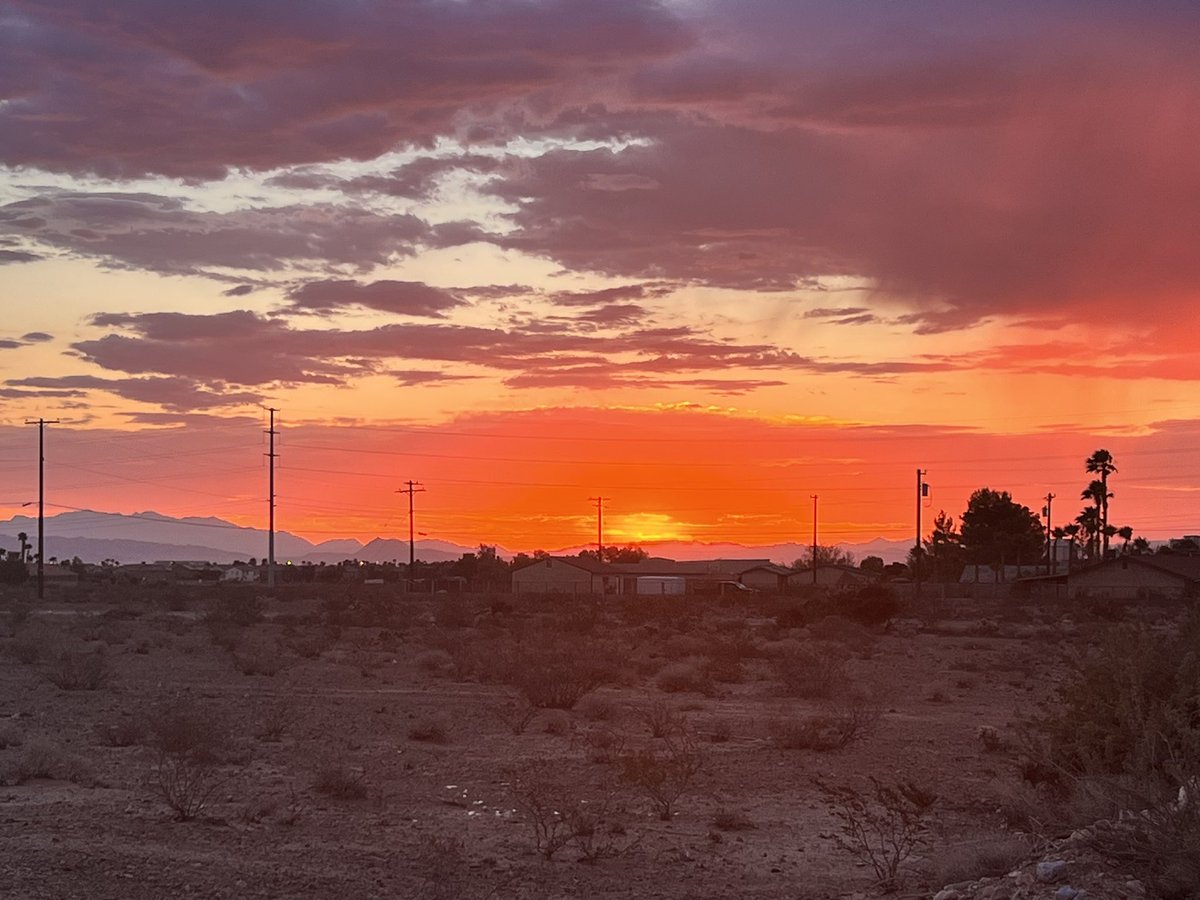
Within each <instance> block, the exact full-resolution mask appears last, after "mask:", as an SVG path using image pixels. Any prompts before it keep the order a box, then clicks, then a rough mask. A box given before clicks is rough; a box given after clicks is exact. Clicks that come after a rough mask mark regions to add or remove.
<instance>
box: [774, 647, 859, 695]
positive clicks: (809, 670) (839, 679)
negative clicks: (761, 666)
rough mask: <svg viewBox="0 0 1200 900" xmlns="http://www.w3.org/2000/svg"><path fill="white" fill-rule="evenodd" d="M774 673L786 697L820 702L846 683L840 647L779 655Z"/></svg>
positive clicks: (844, 665)
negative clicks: (819, 700) (820, 699)
mask: <svg viewBox="0 0 1200 900" xmlns="http://www.w3.org/2000/svg"><path fill="white" fill-rule="evenodd" d="M774 668H775V674H776V676H777V677H778V678H779V680H780V681H781V682H782V683H783V692H784V693H785V694H786V695H787V696H789V697H803V698H805V699H819V698H826V697H830V696H832V695H833V694H834V693H835V692H836V691H838V690H841V689H842V687H843V686H844V685H845V683H846V660H845V657H844V655H843V651H841V650H840V649H839V648H837V647H835V646H832V645H829V644H821V645H818V646H817V647H814V648H812V649H804V650H799V651H796V652H793V653H788V654H785V655H783V656H780V657H778V658H776V659H775V661H774Z"/></svg>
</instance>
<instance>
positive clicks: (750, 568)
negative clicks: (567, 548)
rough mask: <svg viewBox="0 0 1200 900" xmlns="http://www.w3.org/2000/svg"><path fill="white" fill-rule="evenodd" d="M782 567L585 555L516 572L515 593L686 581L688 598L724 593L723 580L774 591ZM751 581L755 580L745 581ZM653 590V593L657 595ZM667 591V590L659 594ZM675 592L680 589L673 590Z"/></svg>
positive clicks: (626, 590)
mask: <svg viewBox="0 0 1200 900" xmlns="http://www.w3.org/2000/svg"><path fill="white" fill-rule="evenodd" d="M774 569H779V570H781V571H783V572H786V571H787V570H786V569H782V567H778V566H772V563H771V561H770V560H766V559H703V560H685V561H682V562H677V561H676V560H673V559H660V558H650V559H644V560H642V561H640V562H635V563H602V562H599V561H598V560H595V559H592V558H590V557H586V556H582V557H581V556H550V557H546V558H545V559H539V560H535V561H534V562H531V563H530V564H529V565H526V566H522V567H521V568H520V569H517V570H515V571H514V572H513V573H512V589H513V593H514V594H544V593H559V594H637V593H639V587H638V579H639V578H640V579H644V580H643V581H642V583H641V584H642V588H643V590H642V591H641V592H642V593H646V592H647V591H646V590H645V587H646V585H647V584H651V583H653V582H654V580H655V579H683V581H684V586H685V592H686V593H689V594H701V593H711V594H718V593H720V592H721V584H722V582H731V581H733V582H739V583H742V584H746V585H747V586H748V587H759V585H758V584H752V582H755V581H758V582H763V584H762V587H764V588H766V589H770V590H775V589H776V587H775V586H776V585H777V584H778V579H779V573H778V572H776V571H773V570H774ZM746 577H749V579H750V581H746V580H745V578H746ZM653 592H654V591H651V593H653ZM659 592H662V593H666V591H659ZM670 593H675V591H670Z"/></svg>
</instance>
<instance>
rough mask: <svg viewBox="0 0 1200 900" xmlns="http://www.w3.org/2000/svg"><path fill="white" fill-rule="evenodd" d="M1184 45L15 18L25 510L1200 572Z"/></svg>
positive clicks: (954, 0)
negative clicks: (930, 541) (1013, 554)
mask: <svg viewBox="0 0 1200 900" xmlns="http://www.w3.org/2000/svg"><path fill="white" fill-rule="evenodd" d="M1197 33H1200V7H1197V6H1196V5H1195V4H1194V3H1184V2H1165V0H1163V2H1155V0H1139V2H1132V0H1131V2H1124V3H1118V2H1105V0H1086V2H1084V0H1038V2H1031V0H1012V2H1005V3H991V4H966V3H961V2H959V0H941V2H933V0H911V2H905V3H896V2H894V0H843V2H816V0H737V2H729V0H661V2H632V0H631V2H624V0H391V2H381V0H258V2H256V3H254V4H245V3H243V2H233V0H105V2H98V0H53V2H49V0H45V2H43V0H5V2H4V3H3V4H0V298H3V299H2V301H0V302H2V304H3V305H2V309H3V312H4V316H3V320H2V321H0V515H12V514H15V513H18V512H25V513H28V512H29V508H28V507H27V506H26V504H29V503H30V502H31V501H34V500H36V498H37V452H38V451H37V440H38V435H37V432H38V429H37V428H36V427H35V426H31V425H28V424H26V423H27V422H28V421H29V420H35V419H39V418H44V419H47V420H51V421H52V424H49V425H47V426H45V459H46V500H47V504H48V505H47V512H48V513H50V514H53V513H55V512H61V511H65V510H71V509H97V510H103V511H112V512H123V513H132V512H139V511H146V510H154V511H157V512H160V513H164V514H169V515H200V516H216V517H219V518H222V519H226V520H228V521H232V522H236V523H237V524H241V525H250V526H256V527H263V526H265V525H266V523H267V504H266V493H267V480H268V468H267V459H266V453H267V452H268V449H269V447H268V443H267V441H268V437H267V435H266V434H265V433H264V432H265V431H266V430H267V429H268V428H269V418H268V415H269V414H268V413H267V412H266V410H267V409H268V408H271V409H275V410H277V412H276V413H275V423H276V431H277V432H278V434H277V436H276V440H277V444H276V451H277V453H278V457H277V469H276V489H277V514H276V525H277V527H279V528H280V529H283V530H288V531H291V532H293V533H296V534H299V535H302V536H305V537H308V538H310V539H312V540H322V539H326V538H334V537H358V538H360V539H369V538H371V537H374V536H376V535H380V536H385V537H387V536H396V535H401V536H406V535H407V530H408V519H407V516H408V509H407V502H408V498H407V497H406V496H405V495H402V494H398V493H397V490H398V489H400V488H402V487H403V486H404V485H405V483H406V482H407V481H408V480H410V479H411V480H413V481H416V482H419V483H420V484H421V485H422V486H423V487H424V491H423V492H421V493H418V494H417V495H416V496H415V497H414V501H415V506H416V508H417V528H418V529H419V531H420V533H422V534H423V535H426V536H428V537H430V538H439V539H443V540H449V541H454V542H457V543H462V544H465V545H468V546H471V545H475V544H478V543H489V544H500V545H501V546H503V547H505V548H508V549H510V550H532V549H538V548H545V549H555V548H559V547H566V546H576V545H580V544H583V543H586V542H588V541H594V540H595V536H596V524H597V523H596V512H597V510H596V507H597V502H596V500H595V499H594V498H597V497H602V498H605V499H604V501H603V504H602V508H603V512H604V535H603V537H604V540H605V541H606V542H613V543H628V542H649V541H654V540H694V541H714V542H715V541H734V542H739V543H744V544H747V545H755V544H767V543H780V542H785V541H790V540H797V541H800V542H806V541H808V540H811V536H812V523H813V502H814V501H813V497H814V495H815V496H816V498H817V500H816V505H817V511H818V514H817V519H818V531H819V539H820V542H821V543H835V542H850V543H853V542H860V541H867V540H870V539H871V538H875V537H885V538H893V539H902V538H911V537H913V535H914V531H915V528H916V522H915V519H916V515H917V505H918V504H917V499H916V472H917V470H918V469H921V470H923V471H925V472H927V475H926V476H925V478H926V480H927V481H928V482H929V484H930V486H931V491H930V496H929V497H928V498H927V499H926V500H925V501H924V506H923V509H922V515H923V517H924V522H925V525H926V530H927V527H928V523H930V522H931V521H932V518H933V516H934V515H935V514H936V513H937V511H938V510H939V509H945V510H946V511H947V512H949V513H950V514H951V515H954V516H958V515H959V514H961V512H962V511H963V509H964V508H965V506H966V501H967V498H968V497H969V495H970V493H971V492H972V491H973V490H975V489H977V488H980V487H984V486H987V487H990V488H992V489H994V490H1007V491H1010V492H1011V493H1012V495H1013V496H1014V498H1015V499H1016V500H1018V502H1021V503H1024V504H1026V505H1028V506H1029V507H1030V508H1032V509H1034V510H1035V511H1037V510H1040V509H1041V508H1042V506H1043V505H1044V503H1045V501H1044V498H1045V497H1046V496H1047V495H1048V494H1050V493H1053V494H1054V495H1055V498H1056V499H1055V501H1054V503H1053V506H1052V524H1055V525H1059V524H1063V523H1064V522H1066V521H1067V520H1069V519H1071V518H1073V517H1074V516H1075V515H1076V514H1077V513H1078V512H1079V511H1080V509H1081V508H1082V505H1083V502H1082V501H1081V500H1080V496H1079V495H1080V492H1081V491H1082V490H1083V489H1084V488H1085V487H1086V485H1087V483H1088V481H1089V480H1090V478H1091V476H1090V475H1088V474H1087V473H1086V472H1085V471H1084V460H1085V459H1086V458H1087V457H1088V456H1089V455H1090V454H1091V453H1092V452H1093V451H1094V450H1096V449H1098V448H1105V449H1108V450H1109V451H1110V452H1111V453H1112V454H1113V457H1114V458H1115V461H1116V464H1117V468H1118V472H1117V474H1115V475H1114V476H1113V478H1112V483H1111V489H1112V491H1113V493H1114V498H1113V500H1112V501H1111V505H1110V523H1111V524H1113V525H1117V526H1120V525H1130V526H1132V527H1133V528H1134V529H1135V531H1136V532H1137V533H1138V534H1142V535H1145V536H1147V537H1149V538H1151V539H1163V538H1166V537H1170V536H1176V535H1181V534H1185V533H1190V534H1195V533H1198V532H1200V514H1198V513H1197V499H1198V498H1200V452H1198V451H1197V449H1196V448H1197V446H1198V445H1200V440H1198V439H1200V400H1198V396H1197V382H1200V354H1198V353H1197V346H1198V344H1200V326H1198V325H1197V320H1198V317H1197V299H1198V298H1200V252H1197V237H1196V236H1197V235H1198V234H1200V154H1198V153H1197V152H1196V147H1197V146H1200V57H1197V55H1196V53H1195V35H1196V34H1197Z"/></svg>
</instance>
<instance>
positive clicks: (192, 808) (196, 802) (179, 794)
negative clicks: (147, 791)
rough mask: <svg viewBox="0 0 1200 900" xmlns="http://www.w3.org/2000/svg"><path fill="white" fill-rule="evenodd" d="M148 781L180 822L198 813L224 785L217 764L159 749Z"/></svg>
mask: <svg viewBox="0 0 1200 900" xmlns="http://www.w3.org/2000/svg"><path fill="white" fill-rule="evenodd" d="M151 784H152V785H153V787H154V789H155V791H156V792H157V793H158V795H159V796H160V797H162V799H163V800H164V801H165V802H166V804H167V806H168V807H170V808H171V809H172V810H173V811H174V812H175V817H176V818H177V819H179V820H180V821H182V822H186V821H189V820H190V819H194V818H195V817H196V816H198V815H199V814H200V813H201V812H202V811H203V810H204V808H205V807H206V806H208V802H209V801H210V800H211V799H212V797H213V795H214V794H215V793H216V792H217V791H218V790H219V789H220V788H221V785H222V784H224V778H223V776H222V775H221V772H220V770H219V768H218V766H217V764H216V763H215V762H214V761H213V760H211V759H207V758H203V757H197V756H193V755H191V754H186V753H184V754H175V753H166V752H161V751H160V752H159V754H158V758H157V760H156V762H155V764H154V768H153V770H152V772H151Z"/></svg>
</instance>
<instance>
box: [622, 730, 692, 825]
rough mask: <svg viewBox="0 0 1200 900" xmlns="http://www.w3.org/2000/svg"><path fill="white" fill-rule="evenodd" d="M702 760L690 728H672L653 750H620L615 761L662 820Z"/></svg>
mask: <svg viewBox="0 0 1200 900" xmlns="http://www.w3.org/2000/svg"><path fill="white" fill-rule="evenodd" d="M705 762H706V757H705V754H704V751H703V750H702V749H701V748H700V746H699V744H697V743H696V740H695V738H694V737H693V735H692V734H691V732H690V731H686V730H682V731H676V732H675V733H673V734H669V735H667V736H665V737H664V738H663V743H662V745H661V746H660V747H658V748H655V749H645V750H637V751H634V752H632V753H624V754H622V755H621V757H620V758H619V760H618V763H619V764H620V767H621V777H622V779H624V780H625V781H626V782H628V783H629V784H630V785H632V786H633V787H634V788H636V789H637V790H638V791H640V792H641V793H642V795H643V796H645V797H646V799H648V800H649V801H650V803H651V805H652V806H653V807H654V809H655V811H656V812H657V813H658V817H659V818H660V819H662V820H663V821H664V822H666V821H669V820H670V819H671V816H672V815H674V813H675V807H676V804H677V803H678V802H679V800H680V799H681V798H682V797H683V796H684V794H686V793H687V792H688V791H689V790H690V789H691V788H692V786H693V783H694V781H695V780H696V777H697V776H698V775H699V774H700V773H701V771H703V769H704V766H705Z"/></svg>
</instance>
